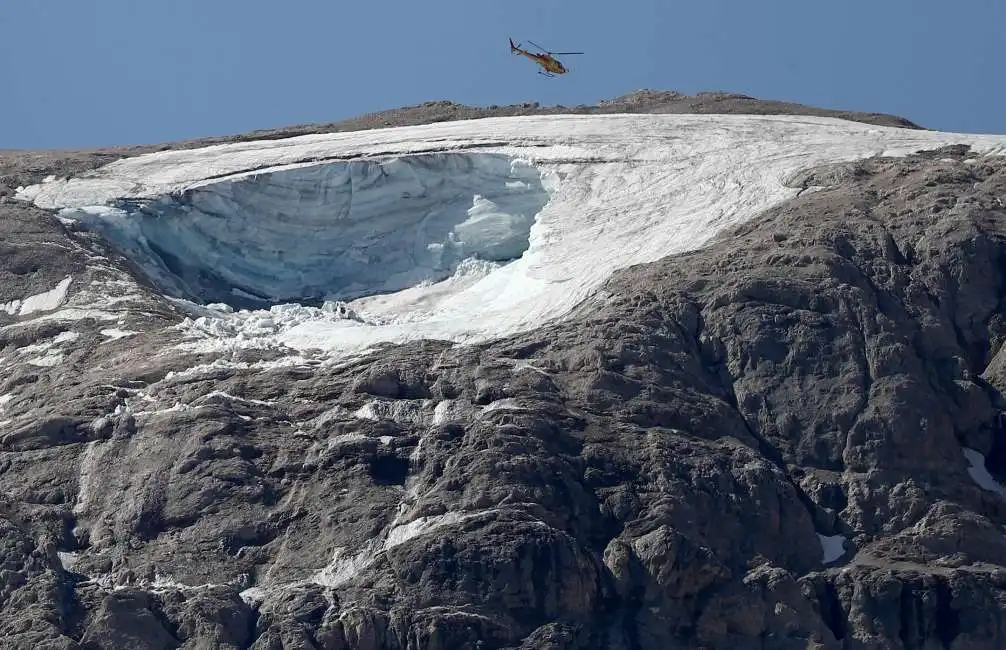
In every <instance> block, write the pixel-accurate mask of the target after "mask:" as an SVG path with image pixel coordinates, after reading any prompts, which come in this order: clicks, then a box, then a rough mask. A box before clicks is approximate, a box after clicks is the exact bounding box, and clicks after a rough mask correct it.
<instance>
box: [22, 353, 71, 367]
mask: <svg viewBox="0 0 1006 650" xmlns="http://www.w3.org/2000/svg"><path fill="white" fill-rule="evenodd" d="M27 363H29V364H31V365H33V366H38V367H39V368H51V367H53V366H58V365H59V364H61V363H63V353H62V352H54V351H50V352H46V354H45V356H41V357H35V358H34V359H28V361H27Z"/></svg>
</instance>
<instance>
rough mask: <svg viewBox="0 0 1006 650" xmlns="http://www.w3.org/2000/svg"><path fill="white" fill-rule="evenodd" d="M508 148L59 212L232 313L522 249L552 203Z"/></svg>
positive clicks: (294, 172) (361, 288)
mask: <svg viewBox="0 0 1006 650" xmlns="http://www.w3.org/2000/svg"><path fill="white" fill-rule="evenodd" d="M548 199H549V195H548V192H547V191H546V189H545V188H544V187H543V185H542V182H541V178H540V174H539V172H538V170H537V169H536V168H535V167H533V166H532V165H530V164H528V163H526V162H522V161H518V160H515V159H513V158H511V157H510V156H506V155H502V154H489V153H478V152H465V153H449V152H448V153H445V152H438V153H425V154H412V155H402V156H396V157H390V158H383V159H382V158H361V159H354V160H341V161H338V162H326V163H319V164H314V165H304V166H296V167H288V168H282V169H276V170H274V171H264V172H257V173H256V172H252V173H245V174H240V175H235V176H230V177H225V178H222V179H216V180H209V181H205V182H203V183H201V184H198V185H196V186H190V187H189V188H187V189H185V190H184V191H181V192H177V193H173V194H168V195H164V196H161V197H158V198H155V199H141V200H137V199H132V200H129V201H118V202H117V203H116V205H115V206H114V207H108V206H105V207H93V206H91V207H83V208H78V209H76V210H72V211H64V216H69V217H73V218H77V219H79V220H81V221H83V222H85V224H87V225H89V226H90V227H92V228H95V229H97V230H99V231H101V232H102V234H104V235H105V236H106V237H107V238H108V239H110V240H111V241H112V242H113V243H114V244H115V245H116V246H118V247H119V248H121V249H122V250H123V252H124V253H125V254H126V255H127V256H128V257H130V258H132V259H133V260H134V261H136V262H137V263H138V264H139V265H140V266H141V267H143V268H144V270H145V271H146V272H147V274H148V275H149V276H150V277H151V278H152V280H153V281H154V282H156V283H157V284H158V285H160V287H161V288H162V289H163V290H164V291H165V292H167V293H168V294H170V295H174V296H177V297H182V298H187V299H190V300H195V301H199V302H207V303H212V302H216V303H227V304H230V305H232V306H235V307H254V306H263V305H264V304H269V303H282V302H294V301H295V302H307V303H309V302H312V301H322V300H352V299H355V298H359V297H363V296H368V295H374V294H380V293H388V292H394V291H399V290H401V289H405V288H408V287H411V286H415V285H417V284H420V283H423V282H437V281H440V280H443V279H445V278H448V277H450V276H451V275H452V274H453V273H454V271H455V270H456V269H457V267H458V265H459V264H460V263H461V262H463V261H464V260H466V259H471V258H477V259H482V260H489V261H494V262H502V261H508V260H513V259H516V258H519V257H520V256H521V254H522V253H523V251H525V250H526V249H527V248H528V243H529V233H530V229H531V226H532V225H533V223H534V219H535V215H536V214H537V213H538V212H539V210H541V208H542V207H543V206H544V205H545V204H546V203H547V202H548Z"/></svg>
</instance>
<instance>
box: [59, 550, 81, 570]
mask: <svg viewBox="0 0 1006 650" xmlns="http://www.w3.org/2000/svg"><path fill="white" fill-rule="evenodd" d="M56 555H57V556H59V563H60V565H62V567H63V570H64V571H73V566H74V565H75V564H76V563H77V554H76V553H71V552H70V551H56Z"/></svg>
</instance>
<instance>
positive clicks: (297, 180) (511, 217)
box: [18, 115, 1006, 356]
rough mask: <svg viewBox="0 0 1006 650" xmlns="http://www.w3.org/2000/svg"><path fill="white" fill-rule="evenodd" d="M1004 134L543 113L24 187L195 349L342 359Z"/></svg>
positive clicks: (187, 155) (557, 310)
mask: <svg viewBox="0 0 1006 650" xmlns="http://www.w3.org/2000/svg"><path fill="white" fill-rule="evenodd" d="M954 143H967V144H970V145H971V146H972V147H973V150H974V151H975V152H976V154H975V155H1001V154H1002V153H1003V151H1004V150H1006V137H1003V136H986V135H973V134H955V133H943V132H934V131H918V130H909V129H898V128H893V127H878V126H872V125H867V124H861V123H857V122H848V121H843V120H839V119H834V118H821V117H807V116H785V115H780V116H745V115H549V116H521V117H505V118H489V119H481V120H465V121H458V122H443V123H437V124H430V125H423V126H414V127H398V128H388V129H379V130H370V131H359V132H348V133H334V134H322V135H310V136H301V137H296V138H288V139H284V140H268V141H254V142H243V143H234V144H225V145H215V146H210V147H205V148H201V149H189V150H176V151H166V152H158V153H152V154H147V155H144V156H139V157H135V158H127V159H123V160H120V161H117V162H115V163H112V164H109V165H107V166H105V167H103V168H101V169H99V170H96V171H95V172H92V173H90V174H87V175H86V176H81V177H76V178H71V179H49V180H47V181H46V182H43V183H41V184H39V185H35V186H32V187H29V188H22V189H21V191H20V192H19V194H18V197H19V198H21V199H24V200H30V201H33V202H34V203H35V204H36V205H38V206H40V207H44V208H49V209H58V210H60V214H61V216H62V217H64V218H72V219H77V220H79V221H81V222H83V223H85V224H87V225H88V226H89V227H93V228H95V229H97V230H99V231H101V232H102V233H103V234H104V235H105V236H106V237H107V238H108V239H110V240H111V241H112V242H113V243H114V244H116V245H117V246H118V247H119V248H120V249H121V250H123V251H124V252H125V253H126V254H127V255H129V256H130V257H132V258H133V259H134V260H135V261H136V262H137V263H139V264H140V265H141V267H142V268H144V270H145V272H146V273H147V274H148V275H149V276H150V277H151V278H152V279H153V280H154V281H155V282H156V283H157V284H158V285H159V286H160V287H161V288H162V289H163V290H164V291H165V293H166V294H168V295H170V296H174V297H176V298H179V299H184V300H187V301H190V302H191V303H193V305H194V304H195V303H203V305H205V306H208V307H210V309H209V310H206V309H205V307H204V308H203V309H202V311H201V312H200V313H202V314H203V315H201V316H199V317H197V318H192V319H187V320H186V321H185V323H183V328H184V329H185V331H186V334H187V336H188V340H187V341H185V342H184V343H182V344H181V345H182V346H183V347H186V348H188V349H195V350H200V351H208V352H212V351H221V352H222V351H225V350H227V349H232V348H234V347H249V346H275V345H277V344H281V345H285V346H287V347H289V348H292V349H293V350H307V349H314V350H322V351H324V352H326V353H328V354H330V355H333V356H339V355H342V354H346V353H354V352H360V351H363V350H365V349H367V348H369V347H371V346H373V345H375V344H378V343H382V342H402V341H406V340H409V339H415V338H438V339H447V340H454V341H459V342H463V341H478V340H486V339H491V338H494V337H498V336H503V335H507V334H512V333H516V332H519V331H523V330H527V329H530V328H534V327H537V326H539V325H541V324H542V323H545V322H547V321H549V320H550V319H557V318H563V317H565V316H567V315H568V314H569V313H570V312H571V310H573V309H574V308H577V307H578V306H579V307H581V308H583V307H584V306H585V305H587V306H588V308H589V303H584V300H585V299H587V298H592V299H596V300H603V299H604V296H603V295H602V294H601V293H599V292H598V288H599V286H600V285H601V284H602V283H603V282H604V280H605V279H606V278H607V277H609V276H610V275H611V273H612V272H613V271H615V270H617V269H620V268H624V267H627V266H630V265H633V264H640V263H646V262H652V261H655V260H657V259H659V258H661V257H663V256H666V255H669V254H673V253H678V252H683V251H687V250H693V249H696V248H699V247H701V246H702V245H704V244H705V243H706V242H708V241H709V239H710V238H711V237H713V236H715V235H716V234H717V233H718V232H720V231H722V230H723V229H724V228H728V227H731V226H734V225H736V224H738V223H740V222H742V221H744V220H746V219H749V218H751V217H754V216H756V215H757V214H759V213H760V212H762V211H764V210H765V209H767V208H769V207H771V206H772V205H774V204H776V203H779V202H781V201H784V200H786V199H789V198H791V197H793V196H794V195H795V194H796V193H797V192H798V191H799V189H798V188H796V187H792V186H789V185H787V183H786V180H787V179H788V178H790V177H791V176H792V175H793V174H795V173H797V172H799V171H801V170H804V169H807V168H809V167H812V166H816V165H820V164H825V163H834V162H842V161H849V160H856V159H860V158H864V157H869V156H875V155H892V156H898V155H905V154H908V153H912V152H914V151H917V150H920V149H932V148H935V147H939V146H943V145H947V144H954Z"/></svg>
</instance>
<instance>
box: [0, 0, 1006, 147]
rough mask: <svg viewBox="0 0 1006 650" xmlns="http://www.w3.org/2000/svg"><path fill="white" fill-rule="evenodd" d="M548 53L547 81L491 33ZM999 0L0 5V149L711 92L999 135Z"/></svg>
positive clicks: (1003, 20) (58, 1)
mask: <svg viewBox="0 0 1006 650" xmlns="http://www.w3.org/2000/svg"><path fill="white" fill-rule="evenodd" d="M508 36H513V37H514V39H515V40H523V41H526V40H527V39H531V40H533V41H536V42H538V43H540V44H542V45H544V46H545V47H547V48H549V49H552V50H556V51H564V50H566V51H568V50H583V51H584V52H586V54H585V55H583V56H571V57H566V58H565V62H566V63H567V64H568V65H569V67H571V68H572V72H571V74H569V75H566V76H565V77H560V78H555V79H548V78H546V77H543V76H541V75H537V74H535V67H534V65H533V64H532V63H531V62H530V61H528V60H527V59H522V58H518V57H514V56H511V55H510V54H509V52H508V47H507V37H508ZM1004 62H1006V2H1003V0H967V1H961V2H951V1H948V0H844V1H841V2H837V1H836V2H819V1H815V0H800V1H796V0H761V1H759V2H751V1H749V0H729V1H728V0H687V1H686V0H618V1H608V2H599V1H597V0H426V1H425V2H417V1H416V0H357V1H347V0H324V1H323V0H284V1H282V2H262V1H261V0H241V1H238V0H199V1H196V0H163V1H161V2H157V1H154V2H148V1H146V0H6V1H5V2H3V3H0V88H2V90H0V148H54V147H80V146H101V145H111V144H132V143H149V142H163V141H169V140H176V139H181V138H191V137H198V136H205V135H221V134H227V133H237V132H241V131H246V130H250V129H256V128H267V127H274V126H281V125H289V124H296V123H305V122H321V121H331V120H337V119H341V118H345V117H351V116H353V115H357V114H360V113H363V112H370V111H376V110H380V109H384V108H394V107H398V106H405V105H412V104H417V103H420V102H423V101H427V100H433V99H450V100H454V101H458V102H461V103H467V104H477V105H487V104H510V103H515V102H523V101H538V102H541V103H542V104H548V105H551V104H565V105H575V104H579V103H594V102H596V101H597V100H600V99H604V98H611V97H614V96H617V95H620V94H624V93H627V92H631V91H633V90H636V89H639V88H654V89H660V90H678V91H680V92H684V93H689V94H691V93H694V92H697V91H700V90H726V91H732V92H740V93H745V94H749V95H754V96H756V97H762V98H772V99H782V100H789V101H797V102H802V103H807V104H813V105H818V106H824V107H832V108H846V109H857V110H871V111H881V112H888V113H896V114H899V115H903V116H905V117H908V118H909V119H912V120H914V121H916V122H919V123H921V124H922V125H923V126H927V127H931V128H938V129H943V130H953V131H972V132H986V133H989V132H991V133H1006V110H1004V106H1006V83H1004V80H1006V77H1004V76H1003V69H1004Z"/></svg>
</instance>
